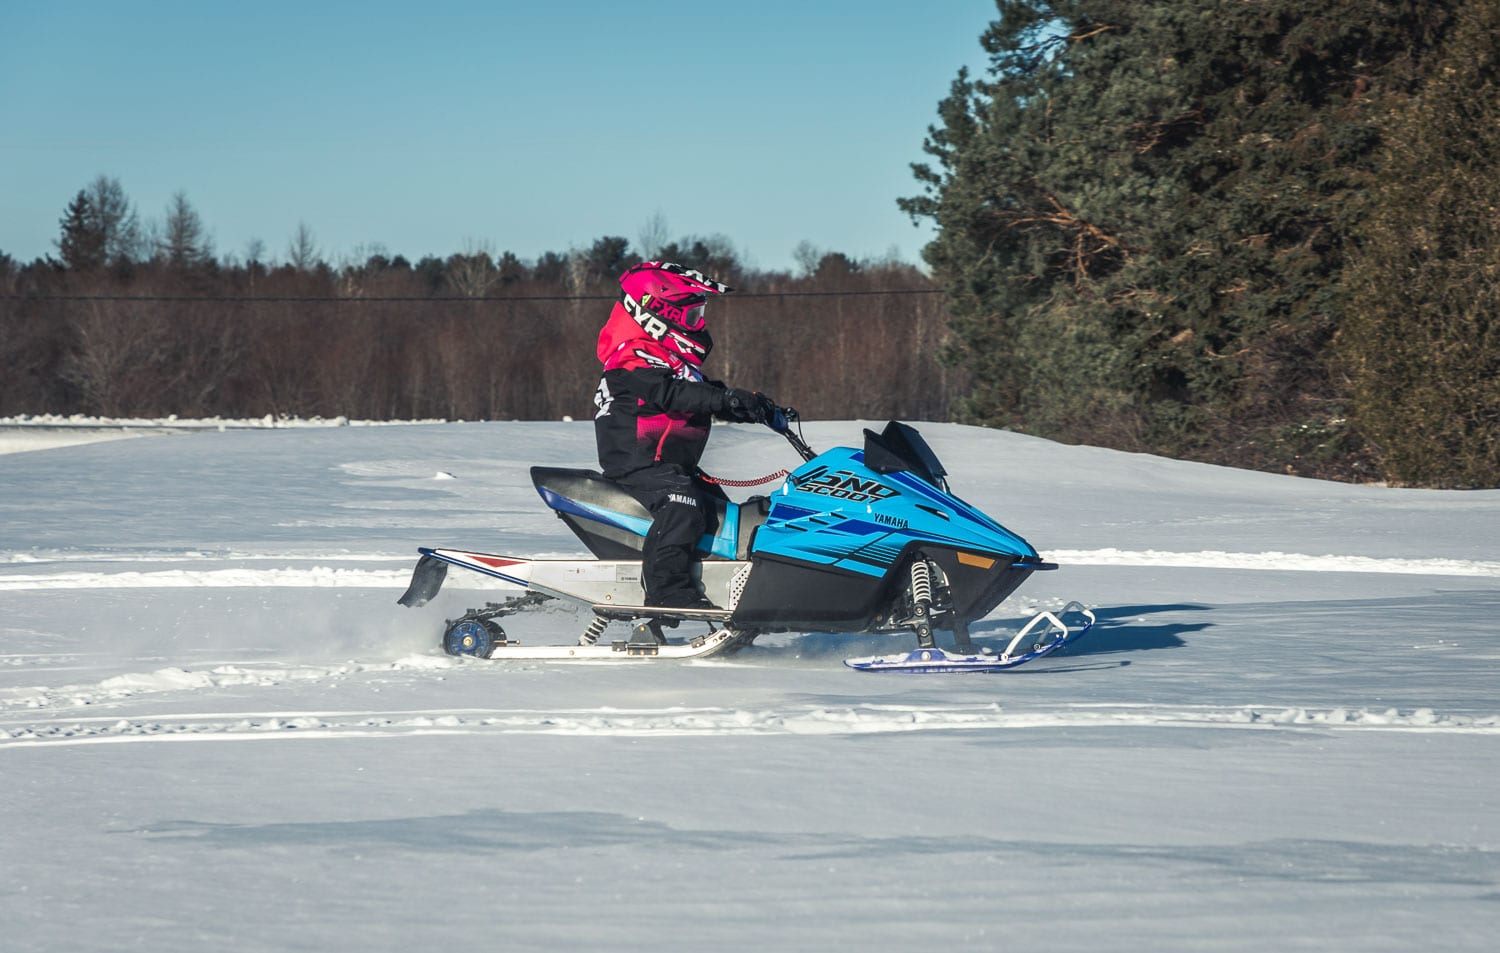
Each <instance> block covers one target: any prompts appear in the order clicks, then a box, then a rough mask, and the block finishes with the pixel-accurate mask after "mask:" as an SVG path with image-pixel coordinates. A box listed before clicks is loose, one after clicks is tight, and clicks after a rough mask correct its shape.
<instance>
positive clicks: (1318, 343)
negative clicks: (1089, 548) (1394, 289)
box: [902, 0, 1453, 471]
mask: <svg viewBox="0 0 1500 953" xmlns="http://www.w3.org/2000/svg"><path fill="white" fill-rule="evenodd" d="M1452 5H1453V4H1452V3H1451V2H1450V3H1443V2H1437V3H1419V2H1415V0H1328V2H1325V3H1323V4H1320V5H1318V7H1317V8H1311V7H1308V5H1306V4H1304V3H1300V2H1294V0H1260V2H1255V3H1244V2H1238V0H1162V2H1157V3H1150V4H1143V3H1132V2H1128V0H1055V2H1049V0H1001V2H1000V3H998V5H997V6H998V9H999V13H1000V19H999V20H997V21H996V22H995V23H993V24H992V25H991V27H990V29H989V30H988V32H987V33H986V34H985V36H984V37H983V43H984V46H985V49H986V50H987V51H988V52H989V53H990V55H991V70H990V74H989V77H988V78H987V79H985V80H980V81H971V80H970V79H969V78H968V77H967V76H966V75H964V74H960V76H959V79H958V81H957V82H956V83H955V84H954V87H953V90H952V93H951V95H950V96H949V98H948V99H947V100H945V101H944V103H943V104H942V106H941V107H940V110H939V114H940V117H941V120H942V125H941V126H940V127H937V128H934V129H933V130H932V131H931V134H930V136H929V139H928V142H927V145H926V148H927V151H928V152H929V153H930V154H931V155H932V156H933V157H934V158H935V159H936V162H937V165H936V167H934V166H918V167H915V172H916V175H917V178H918V180H919V181H920V182H921V183H922V184H923V185H924V186H925V187H926V194H925V195H924V196H921V197H918V198H913V199H907V200H905V201H904V202H903V203H902V204H903V207H904V208H905V209H906V210H907V211H908V212H910V213H912V214H913V215H915V216H919V217H920V216H926V217H931V218H933V219H934V220H935V221H936V223H937V225H938V227H939V235H938V238H937V240H936V241H934V242H933V243H932V245H930V246H929V247H928V248H927V249H926V250H925V252H924V255H925V257H926V259H927V261H928V262H929V264H930V265H931V266H932V267H933V270H934V272H935V274H936V275H937V277H938V278H939V279H940V280H941V281H942V282H943V283H944V285H945V286H946V287H947V289H948V291H949V299H950V303H951V308H952V311H953V318H952V330H953V336H954V349H953V355H952V356H953V358H954V359H956V360H958V361H960V362H962V363H964V364H965V365H966V366H967V367H968V368H969V369H970V371H971V372H972V379H973V380H974V382H975V384H974V389H973V392H972V393H971V394H970V395H969V398H968V401H967V403H966V404H965V408H964V409H965V411H966V415H967V416H968V418H969V419H972V420H975V421H980V422H986V423H995V424H1000V425H1004V426H1011V427H1016V428H1018V429H1023V430H1028V431H1030V432H1034V433H1039V434H1043V435H1047V436H1052V437H1057V438H1060V439H1065V440H1075V441H1086V442H1091V443H1099V444H1104V445H1110V446H1118V447H1124V448H1129V449H1143V450H1151V451H1155V452H1164V453H1170V454H1174V455H1180V456H1189V457H1195V458H1199V459H1209V460H1215V461H1219V462H1226V463H1235V464H1240V465H1252V466H1261V467H1268V468H1271V467H1274V468H1277V469H1282V468H1290V469H1296V470H1302V471H1308V470H1313V469H1315V468H1316V467H1318V466H1319V465H1321V464H1322V462H1323V459H1322V457H1321V456H1319V455H1320V454H1321V455H1324V456H1326V457H1328V458H1332V459H1337V458H1338V456H1339V455H1340V454H1341V453H1342V452H1343V450H1344V447H1343V445H1342V444H1341V443H1339V442H1338V441H1339V440H1340V439H1341V438H1343V436H1344V435H1343V434H1342V433H1341V432H1340V431H1339V430H1338V423H1337V421H1338V420H1339V418H1340V415H1341V411H1342V408H1341V407H1340V406H1339V404H1338V397H1339V394H1338V391H1337V388H1336V387H1335V386H1334V384H1333V381H1332V378H1331V376H1330V374H1329V372H1328V368H1327V362H1326V360H1325V352H1326V350H1327V345H1328V341H1329V340H1330V339H1331V338H1332V337H1333V335H1334V334H1335V333H1336V331H1337V328H1338V323H1339V320H1340V318H1341V316H1342V308H1343V295H1342V290H1341V288H1340V285H1339V282H1338V275H1339V271H1340V268H1341V266H1342V262H1343V256H1344V253H1345V249H1344V245H1345V241H1346V238H1347V235H1348V233H1349V230H1350V229H1351V228H1352V226H1353V225H1354V224H1355V223H1357V222H1358V220H1359V219H1360V217H1361V216H1362V215H1363V214H1364V211H1365V207H1366V203H1365V198H1364V195H1365V192H1364V190H1365V185H1366V182H1367V181H1368V177H1369V175H1370V174H1371V171H1372V169H1373V166H1374V159H1375V156H1376V150H1377V147H1378V145H1379V130H1378V122H1379V119H1380V109H1381V104H1382V103H1383V102H1384V99H1383V98H1382V97H1383V96H1384V95H1386V94H1388V93H1390V92H1391V91H1393V90H1394V91H1403V92H1404V91H1408V90H1409V89H1410V88H1411V86H1412V84H1413V83H1414V81H1415V78H1416V76H1417V69H1416V65H1417V57H1418V55H1419V54H1420V53H1422V52H1423V51H1425V50H1428V49H1430V48H1431V47H1432V45H1433V43H1434V39H1435V37H1437V36H1439V35H1440V34H1441V31H1442V28H1443V25H1444V23H1445V22H1446V18H1447V16H1448V13H1449V10H1450V8H1451V7H1452ZM1309 457H1312V459H1309Z"/></svg>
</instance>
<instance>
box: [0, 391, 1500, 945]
mask: <svg viewBox="0 0 1500 953" xmlns="http://www.w3.org/2000/svg"><path fill="white" fill-rule="evenodd" d="M285 424H286V422H281V421H277V420H271V421H269V422H268V421H263V420H261V421H246V422H234V421H176V420H164V421H132V422H123V423H122V422H117V421H109V422H100V421H92V420H67V421H57V420H53V421H41V422H40V423H39V422H38V421H36V420H35V419H32V420H26V421H22V420H10V421H0V450H5V451H9V452H8V453H7V455H3V456H0V826H3V830H4V835H3V836H4V840H3V844H4V847H3V851H0V861H3V862H0V923H3V924H4V931H3V932H4V937H5V939H4V941H3V942H0V947H3V948H4V949H5V950H6V951H7V953H9V951H79V950H135V949H140V950H150V951H153V953H167V951H179V950H180V951H198V950H208V949H233V950H237V951H260V950H265V951H271V950H277V951H280V950H317V951H326V950H335V949H338V950H343V949H348V950H366V951H368V950H392V951H395V950H408V949H430V948H443V947H446V946H458V947H461V948H467V949H474V948H481V949H527V950H576V949H583V948H591V949H610V950H643V951H645V950H649V951H653V953H656V951H670V950H684V951H686V950H693V951H701V950H705V949H717V950H757V951H761V950H791V949H796V950H851V951H853V950H859V951H886V950H936V949H943V950H1000V949H1004V950H1011V951H1026V950H1046V951H1066V950H1078V951H1083V950H1089V951H1096V950H1111V951H1136V950H1139V951H1164V950H1165V951H1170V950H1182V951H1203V950H1214V951H1240V950H1244V951H1252V950H1253V951H1263V950H1268V949H1307V950H1319V951H1341V950H1349V951H1354V950H1359V951H1369V950H1413V951H1415V950H1423V951H1426V950H1445V951H1454V950H1459V951H1462V950H1475V951H1479V950H1485V951H1487V950H1489V949H1491V948H1492V947H1493V945H1494V937H1495V935H1496V933H1497V930H1500V813H1497V809H1496V802H1495V794H1494V792H1495V790H1496V789H1497V786H1500V688H1497V684H1500V681H1497V677H1496V676H1497V674H1500V631H1497V630H1500V626H1497V624H1496V622H1495V619H1496V618H1497V610H1500V551H1497V549H1496V545H1495V539H1496V538H1497V529H1500V492H1491V491H1486V492H1468V493H1462V492H1437V491H1416V490H1399V489H1392V488H1388V487H1378V486H1347V485H1340V484H1332V483H1323V482H1317V481H1309V480H1300V479H1295V478H1292V477H1285V476H1277V475H1270V474H1262V473H1248V472H1241V471H1234V470H1228V469H1223V468H1216V467H1209V466H1203V465H1198V464H1188V463H1182V462H1176V461H1169V460H1163V459H1159V458H1154V457H1148V456H1140V455H1130V454H1121V453H1115V452H1111V451H1104V450H1099V449H1094V448H1087V447H1067V446H1061V445H1058V444H1054V443H1050V442H1047V441H1044V440H1038V439H1035V438H1029V437H1025V436H1020V435H1016V434H1010V433H1003V432H994V431H985V430H979V429H973V428H966V427H960V426H955V425H943V424H923V425H920V429H921V430H922V432H923V433H924V435H925V436H927V438H928V439H929V441H930V442H931V443H932V444H933V446H934V448H935V449H936V450H937V452H938V454H939V455H940V457H941V458H942V459H943V461H944V463H945V464H946V465H947V466H948V469H949V470H950V471H951V472H950V479H951V481H952V483H953V485H954V487H955V489H956V491H957V492H958V493H959V495H960V496H963V497H964V498H965V499H967V500H968V501H969V502H971V503H974V504H976V505H978V506H979V507H980V508H982V509H984V510H985V511H986V512H989V513H991V514H992V515H994V516H995V517H996V518H998V519H999V520H1000V521H1001V522H1003V523H1005V524H1006V525H1007V526H1009V527H1010V528H1011V529H1013V530H1015V531H1016V532H1018V533H1020V534H1021V535H1023V536H1025V537H1026V538H1027V539H1029V540H1030V541H1031V542H1032V543H1033V544H1034V545H1036V546H1037V548H1038V549H1039V550H1040V551H1041V552H1042V553H1043V554H1044V555H1045V556H1047V557H1048V558H1051V559H1054V560H1056V561H1057V562H1060V563H1062V564H1063V568H1062V569H1061V570H1059V571H1057V572H1053V573H1038V574H1036V575H1035V576H1033V577H1032V578H1031V580H1029V581H1028V582H1027V584H1026V585H1025V586H1024V587H1023V588H1022V589H1021V590H1020V591H1019V592H1018V593H1017V594H1016V595H1015V596H1014V597H1012V599H1011V600H1009V601H1007V603H1005V604H1004V605H1002V606H1001V607H1000V608H999V609H998V610H996V612H995V613H993V614H992V616H991V617H990V618H989V619H987V620H985V621H984V622H982V623H980V624H978V625H977V626H976V628H975V637H976V640H977V641H979V642H980V643H981V644H988V645H992V646H1003V645H1004V644H1005V642H1006V641H1007V640H1008V639H1009V637H1010V635H1011V634H1012V633H1013V632H1014V631H1015V630H1016V628H1017V627H1018V626H1019V625H1021V624H1022V623H1023V622H1024V621H1025V619H1026V618H1028V617H1029V615H1030V614H1031V613H1032V612H1033V611H1035V610H1038V609H1052V610H1056V609H1059V608H1061V607H1062V606H1063V605H1064V604H1065V603H1066V602H1068V601H1069V600H1071V599H1078V600H1080V601H1082V602H1084V603H1085V604H1087V605H1089V606H1090V607H1093V608H1094V609H1095V611H1096V612H1097V613H1098V616H1099V620H1100V622H1099V625H1098V626H1097V627H1096V628H1095V630H1094V631H1093V632H1091V633H1090V634H1089V635H1088V636H1086V637H1085V639H1084V640H1083V641H1082V642H1080V643H1079V644H1078V645H1077V646H1075V647H1072V648H1070V649H1068V650H1067V651H1066V652H1065V654H1063V655H1061V656H1058V657H1053V658H1047V659H1042V660H1040V661H1037V662H1035V663H1032V664H1030V665H1027V666H1024V667H1022V668H1019V669H1016V670H1014V671H1011V672H1005V673H1000V674H993V675H951V676H895V675H864V674H859V673H855V672H851V671H849V670H847V669H846V668H844V666H843V665H842V664H840V660H841V659H843V658H845V657H849V656H856V655H869V654H875V653H877V652H883V651H889V650H890V649H892V648H894V647H900V648H905V647H909V644H910V642H909V640H908V641H901V640H893V639H890V638H881V637H873V636H847V635H832V634H827V633H807V634H787V635H778V636H768V637H762V638H761V639H760V640H759V641H757V642H756V644H755V645H754V646H753V647H751V648H750V649H748V650H746V651H744V652H742V653H739V654H737V655H734V656H731V657H729V658H727V659H720V660H714V659H710V660H703V661H699V662H690V663H683V664H663V663H659V662H651V661H642V662H639V663H630V664H617V663H616V664H589V663H572V664H550V665H549V664H545V663H487V662H483V661H474V660H458V659H453V658H449V657H448V656H445V655H443V654H442V653H441V651H439V650H438V648H437V644H436V643H437V635H438V631H439V629H440V627H441V624H442V620H443V619H444V618H445V617H449V616H452V615H456V614H458V613H459V612H461V611H462V610H463V609H464V608H466V607H467V606H471V605H478V604H481V603H482V602H483V601H485V600H486V599H488V598H498V597H499V596H500V595H501V593H500V592H498V591H496V590H492V589H488V588H486V586H487V582H486V580H484V579H482V578H481V577H478V576H477V575H475V574H467V575H474V578H472V579H465V578H463V577H464V576H465V575H466V574H465V573H462V572H459V571H454V572H451V573H450V574H449V582H448V584H447V585H446V586H445V588H444V590H443V592H442V594H441V595H440V596H439V598H438V599H437V600H435V601H434V603H433V604H432V605H429V606H427V607H424V608H422V609H416V610H412V609H405V608H402V607H399V606H397V605H396V604H395V599H396V597H397V596H398V595H400V593H401V591H402V590H403V589H404V587H405V584H406V581H407V579H408V577H409V574H410V569H411V566H412V565H413V564H414V562H415V558H416V547H417V546H419V545H442V546H451V547H456V548H466V549H481V550H489V551H503V552H508V553H514V554H518V555H537V556H546V555H564V554H579V553H581V552H582V549H581V547H580V546H579V544H577V543H576V542H575V541H574V539H573V538H572V536H571V535H570V534H569V533H568V531H567V530H566V528H565V527H564V525H563V524H562V523H560V522H559V521H557V520H556V519H554V518H553V517H552V516H551V515H550V513H549V512H548V511H546V509H545V508H544V507H543V506H542V504H541V502H540V501H539V500H538V499H537V497H536V494H535V492H534V491H533V490H532V489H531V488H530V483H529V479H528V476H527V470H528V468H529V467H530V466H531V465H532V464H546V465H562V466H587V465H590V463H591V461H592V454H593V436H592V431H591V428H590V425H589V423H588V422H587V421H581V422H577V423H573V422H560V423H492V424H483V423H467V424H465V423H446V424H444V423H424V424H417V425H412V426H403V427H376V426H358V425H354V423H352V422H347V421H343V422H340V421H330V422H306V423H305V424H301V425H295V426H292V425H285ZM863 425H864V424H862V423H860V422H819V423H814V424H809V425H808V427H807V433H806V436H807V438H808V440H809V442H810V443H812V444H813V445H814V446H815V447H828V446H832V445H835V444H837V443H849V442H853V441H856V440H857V439H858V435H859V429H860V427H861V426H863ZM18 434H24V435H26V436H24V437H18V436H17V435H18ZM98 434H106V435H111V436H113V435H118V434H132V435H140V434H152V435H151V436H149V437H145V438H142V439H109V440H96V439H93V437H92V436H91V435H98ZM84 435H88V436H89V439H87V440H81V441H80V440H79V439H77V438H79V437H80V436H84ZM17 450H24V451H25V452H14V451H17ZM793 462H795V458H794V457H793V456H792V454H791V451H790V450H789V449H788V448H786V447H785V446H784V445H782V444H780V443H779V441H777V439H776V438H775V437H774V436H772V435H769V434H767V433H766V432H765V431H763V430H755V429H752V428H743V427H738V428H737V427H725V428H723V429H722V431H719V432H716V434H715V438H714V446H713V447H712V449H711V451H710V455H709V458H708V459H707V460H706V461H705V468H706V469H707V470H709V471H710V472H713V473H715V474H717V475H720V476H724V477H729V478H738V477H747V476H755V475H758V474H760V473H763V472H765V471H766V470H767V469H768V468H774V467H779V466H786V465H788V464H790V463H793ZM435 474H436V475H435ZM506 622H507V629H508V631H509V632H510V633H511V635H512V637H522V638H526V639H528V640H534V641H542V640H552V641H569V640H571V639H572V638H573V637H574V636H575V635H576V634H577V632H578V631H579V630H580V629H581V628H582V626H583V620H580V619H579V618H578V617H577V616H575V615H574V614H573V613H571V612H569V611H567V610H564V609H553V608H551V607H550V605H549V607H545V608H544V610H542V611H538V612H535V613H532V614H528V615H525V616H519V617H516V618H515V619H514V620H506ZM250 742H255V743H250Z"/></svg>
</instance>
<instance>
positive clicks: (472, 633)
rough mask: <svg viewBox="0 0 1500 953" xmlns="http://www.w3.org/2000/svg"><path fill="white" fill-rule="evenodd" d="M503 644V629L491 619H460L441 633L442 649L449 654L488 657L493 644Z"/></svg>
mask: <svg viewBox="0 0 1500 953" xmlns="http://www.w3.org/2000/svg"><path fill="white" fill-rule="evenodd" d="M504 644H505V630H504V629H502V628H501V627H500V623H498V622H495V621H494V620H492V619H460V620H459V621H457V622H455V623H453V624H452V625H450V626H449V627H448V630H447V631H446V632H444V633H443V651H444V652H447V653H448V654H449V655H472V656H475V657H476V658H489V657H490V653H491V652H493V651H494V650H495V646H497V645H504Z"/></svg>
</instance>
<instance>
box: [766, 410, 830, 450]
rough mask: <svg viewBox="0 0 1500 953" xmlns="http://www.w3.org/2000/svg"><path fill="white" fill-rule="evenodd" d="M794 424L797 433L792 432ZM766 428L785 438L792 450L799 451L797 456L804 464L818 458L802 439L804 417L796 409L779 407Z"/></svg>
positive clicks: (767, 422)
mask: <svg viewBox="0 0 1500 953" xmlns="http://www.w3.org/2000/svg"><path fill="white" fill-rule="evenodd" d="M794 423H795V424H796V425H797V430H796V432H793V431H792V424H794ZM766 426H767V427H770V428H771V429H772V430H774V431H776V432H777V433H779V434H781V435H782V436H783V437H785V438H786V441H787V443H789V444H791V445H792V449H793V450H795V451H797V455H798V456H800V457H801V458H802V462H804V463H806V462H807V461H808V460H811V459H812V458H813V457H816V456H817V453H816V452H815V451H814V450H813V448H812V447H809V446H808V445H807V442H806V441H805V440H803V439H802V415H801V414H799V413H797V409H796V408H795V407H777V408H776V413H775V415H774V416H772V418H771V419H770V420H768V421H766Z"/></svg>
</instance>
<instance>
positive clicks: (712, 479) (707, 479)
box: [698, 470, 790, 488]
mask: <svg viewBox="0 0 1500 953" xmlns="http://www.w3.org/2000/svg"><path fill="white" fill-rule="evenodd" d="M789 473H790V471H787V470H777V471H776V472H775V473H772V474H769V475H767V476H763V477H761V478H760V479H759V480H721V479H719V478H718V477H716V476H709V475H708V474H707V473H704V472H703V471H702V470H699V471H698V477H699V479H701V480H702V481H703V482H704V483H712V484H713V485H714V486H732V487H740V488H744V487H747V486H760V485H761V484H762V483H770V482H771V481H772V480H779V479H781V478H782V477H784V476H787V475H789Z"/></svg>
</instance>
